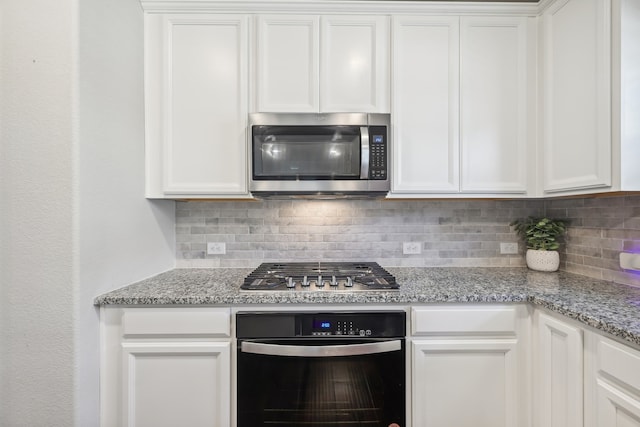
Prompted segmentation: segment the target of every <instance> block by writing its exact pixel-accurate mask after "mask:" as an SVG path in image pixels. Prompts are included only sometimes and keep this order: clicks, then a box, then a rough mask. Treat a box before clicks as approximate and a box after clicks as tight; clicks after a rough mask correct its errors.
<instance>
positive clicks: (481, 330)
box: [411, 306, 518, 335]
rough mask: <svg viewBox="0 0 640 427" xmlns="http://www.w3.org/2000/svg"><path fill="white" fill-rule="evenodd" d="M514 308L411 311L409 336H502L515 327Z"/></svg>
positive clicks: (433, 308)
mask: <svg viewBox="0 0 640 427" xmlns="http://www.w3.org/2000/svg"><path fill="white" fill-rule="evenodd" d="M517 318H518V313H517V307H516V306H512V307H496V306H489V307H483V306H471V307H469V306H450V307H444V306H434V307H415V308H413V309H412V310H411V333H412V335H435V334H437V335H443V334H473V335H479V334H480V335H496V334H497V335H505V334H514V333H515V332H516V328H517Z"/></svg>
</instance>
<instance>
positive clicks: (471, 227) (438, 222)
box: [176, 200, 544, 267]
mask: <svg viewBox="0 0 640 427" xmlns="http://www.w3.org/2000/svg"><path fill="white" fill-rule="evenodd" d="M176 206H177V207H176V241H177V256H176V257H177V265H178V267H200V266H204V267H240V266H242V267H244V266H254V265H257V264H259V263H260V262H263V261H287V260H288V261H292V260H325V261H339V260H374V261H378V262H380V263H381V264H382V265H384V266H513V265H523V262H524V261H523V259H522V256H517V255H516V256H514V255H500V253H499V248H500V242H515V241H517V239H516V236H515V234H514V233H512V232H511V231H510V228H509V226H508V224H509V222H510V221H511V220H512V219H514V218H519V217H523V216H527V215H529V214H536V213H537V214H540V213H542V210H543V207H544V202H543V201H492V200H491V201H489V200H480V201H468V200H454V201H451V200H449V201H436V200H434V201H345V200H334V201H267V202H264V201H263V202H181V203H177V205H176ZM406 241H417V242H421V243H422V254H421V255H403V254H402V243H403V242H406ZM206 242H226V247H227V253H226V254H225V255H207V254H206ZM521 250H522V245H521Z"/></svg>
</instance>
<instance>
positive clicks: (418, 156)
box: [392, 16, 460, 193]
mask: <svg viewBox="0 0 640 427" xmlns="http://www.w3.org/2000/svg"><path fill="white" fill-rule="evenodd" d="M459 55H460V52H459V19H458V18H457V17H431V16H429V17H411V16H408V17H397V18H394V24H393V83H392V91H393V96H392V108H393V118H394V126H393V132H394V133H393V141H394V142H395V143H394V144H393V159H394V165H393V166H394V167H393V168H392V173H393V180H392V183H393V192H394V193H423V192H457V191H458V189H459V176H460V173H459V144H458V142H459V138H458V132H459V129H458V124H459V101H458V99H459V84H458V74H459V71H458V67H459Z"/></svg>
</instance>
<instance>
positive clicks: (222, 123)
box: [145, 14, 248, 197]
mask: <svg viewBox="0 0 640 427" xmlns="http://www.w3.org/2000/svg"><path fill="white" fill-rule="evenodd" d="M146 19H147V21H146V23H145V25H146V31H147V34H146V43H147V45H146V48H147V53H146V60H145V67H146V69H145V73H146V80H147V83H146V109H147V195H148V196H149V197H166V196H172V195H173V196H175V195H182V196H185V195H192V196H198V195H200V196H207V197H216V196H222V197H229V196H233V195H247V194H248V193H247V166H246V164H247V160H246V159H247V156H246V138H245V132H246V122H247V113H248V110H247V85H248V80H247V79H248V74H247V72H248V69H247V59H248V38H247V31H248V20H247V17H245V16H236V15H189V14H185V15H147V17H146Z"/></svg>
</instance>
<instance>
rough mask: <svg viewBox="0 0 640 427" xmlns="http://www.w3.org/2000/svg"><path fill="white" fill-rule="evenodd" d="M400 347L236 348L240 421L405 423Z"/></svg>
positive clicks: (320, 426)
mask: <svg viewBox="0 0 640 427" xmlns="http://www.w3.org/2000/svg"><path fill="white" fill-rule="evenodd" d="M404 380H405V369H404V347H403V350H398V351H394V352H388V353H379V354H373V355H359V356H344V357H309V358H302V357H285V356H270V355H257V354H247V353H242V352H241V351H239V352H238V411H237V412H238V414H237V415H238V427H256V426H313V427H329V426H334V427H335V426H347V425H348V426H370V427H374V426H375V427H388V426H389V425H392V424H393V423H397V424H398V425H400V426H403V425H405V424H404V421H405V388H404Z"/></svg>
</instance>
